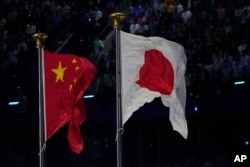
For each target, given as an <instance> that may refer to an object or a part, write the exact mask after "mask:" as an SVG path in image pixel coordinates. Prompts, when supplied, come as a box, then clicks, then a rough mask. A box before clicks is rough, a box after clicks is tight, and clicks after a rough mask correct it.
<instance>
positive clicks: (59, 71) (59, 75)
mask: <svg viewBox="0 0 250 167" xmlns="http://www.w3.org/2000/svg"><path fill="white" fill-rule="evenodd" d="M66 69H67V68H66V67H64V68H63V67H62V64H61V62H60V61H59V64H58V67H57V68H56V69H52V71H53V72H54V73H55V74H56V82H58V80H61V81H62V82H64V81H63V76H64V71H65V70H66Z"/></svg>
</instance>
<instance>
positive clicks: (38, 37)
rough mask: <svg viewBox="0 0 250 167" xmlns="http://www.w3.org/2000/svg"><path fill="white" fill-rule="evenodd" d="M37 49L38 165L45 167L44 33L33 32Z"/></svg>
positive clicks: (45, 36) (45, 35)
mask: <svg viewBox="0 0 250 167" xmlns="http://www.w3.org/2000/svg"><path fill="white" fill-rule="evenodd" d="M32 37H33V39H34V40H35V41H36V48H37V49H38V80H39V83H38V87H39V88H38V91H39V154H38V155H39V167H45V141H46V127H45V126H46V123H45V121H46V119H45V118H46V115H45V101H44V97H45V90H44V82H45V81H44V50H43V48H44V43H45V39H46V38H47V37H48V36H47V34H44V33H36V34H33V36H32Z"/></svg>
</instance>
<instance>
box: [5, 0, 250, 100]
mask: <svg viewBox="0 0 250 167" xmlns="http://www.w3.org/2000/svg"><path fill="white" fill-rule="evenodd" d="M0 3H1V5H0V6H1V7H0V8H1V10H0V32H1V35H0V77H1V82H0V92H1V96H4V97H8V98H7V101H10V100H11V98H12V97H17V96H19V97H20V94H21V93H20V92H24V94H25V95H27V96H30V97H32V96H33V95H31V93H32V92H34V91H35V90H36V87H37V85H36V83H37V52H36V48H35V44H34V40H33V39H32V34H33V33H35V32H44V33H47V34H48V36H49V38H48V40H47V41H46V46H48V47H49V46H50V45H52V44H53V42H55V40H56V39H57V37H58V35H59V34H60V32H62V31H63V30H64V29H65V27H67V26H68V25H69V24H72V23H73V27H74V28H73V31H76V33H78V32H79V31H82V33H81V35H83V34H84V35H83V36H84V37H86V38H83V39H79V42H83V41H85V43H86V41H88V45H90V46H91V53H90V54H89V55H84V56H86V57H88V58H89V59H90V60H91V61H92V62H93V63H94V64H95V65H96V66H97V68H98V69H99V73H98V77H97V79H96V80H95V82H94V83H93V86H92V87H91V89H92V90H93V91H94V93H95V94H97V95H99V96H104V97H105V96H106V95H107V94H109V95H111V94H112V95H113V94H114V91H115V46H114V45H115V42H114V39H112V41H111V45H110V46H109V47H108V49H107V48H105V46H106V45H105V42H107V41H105V37H102V38H101V37H100V36H99V35H100V34H98V33H100V31H101V30H102V28H103V27H105V26H106V25H107V24H108V23H109V21H108V19H109V18H108V15H109V14H110V13H111V12H113V11H115V8H116V5H117V2H116V1H115V0H106V1H99V0H96V1H86V2H83V1H80V0H68V1H52V0H51V1H32V0H30V1H27V0H19V1H14V0H6V1H3V2H0ZM128 4H129V5H130V7H129V9H127V10H125V9H124V11H126V14H127V17H126V19H125V22H124V26H123V30H124V31H127V32H130V33H133V34H138V35H143V36H160V37H163V38H166V39H168V40H172V41H175V42H178V43H180V44H182V45H183V46H184V48H185V52H186V55H187V58H188V63H187V71H186V84H187V89H188V92H189V93H192V94H196V95H199V94H202V93H204V92H213V93H215V94H221V93H223V92H225V91H227V90H228V87H229V85H230V84H232V83H233V82H234V81H239V80H244V81H246V82H248V81H249V79H250V64H249V56H250V50H249V42H250V41H249V39H250V38H249V25H250V2H248V1H247V0H239V1H235V0H218V1H210V0H204V1H199V0H131V1H130V2H129V3H128ZM76 27H78V28H76ZM93 27H101V28H99V29H98V28H96V29H97V30H98V31H96V30H93ZM85 45H86V44H85ZM80 46H81V45H80ZM83 48H84V47H82V48H80V50H81V49H82V50H83ZM85 48H87V47H85ZM78 49H79V48H78ZM31 90H34V91H31ZM18 92H19V93H18ZM108 92H112V93H111V94H110V93H108ZM17 94H18V95H17ZM21 97H22V96H21ZM24 98H25V97H24ZM110 98H111V97H110ZM5 99H6V98H5ZM111 99H112V98H111ZM2 103H5V104H6V101H3V102H2Z"/></svg>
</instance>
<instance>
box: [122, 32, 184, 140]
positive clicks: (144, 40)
mask: <svg viewBox="0 0 250 167" xmlns="http://www.w3.org/2000/svg"><path fill="white" fill-rule="evenodd" d="M120 32H121V33H120V35H121V36H120V42H121V82H122V84H121V87H122V90H121V91H122V92H121V94H122V95H121V98H122V123H123V125H124V124H125V123H126V121H127V120H128V119H129V118H130V117H131V115H132V114H133V112H135V111H136V110H138V109H139V108H140V107H141V106H143V105H144V104H145V103H150V102H152V101H153V100H154V98H156V97H160V98H161V101H162V103H163V104H164V105H165V106H166V107H169V108H170V113H169V119H170V122H171V124H172V126H173V129H174V130H176V131H178V132H179V133H180V134H181V135H182V136H183V137H184V138H185V139H186V138H187V135H188V129H187V122H186V117H185V105H186V85H185V76H184V75H185V70H186V62H187V58H186V55H185V52H184V48H183V46H181V45H180V44H178V43H175V42H172V41H168V40H166V39H164V38H160V37H143V36H139V35H133V34H129V33H126V32H124V31H120Z"/></svg>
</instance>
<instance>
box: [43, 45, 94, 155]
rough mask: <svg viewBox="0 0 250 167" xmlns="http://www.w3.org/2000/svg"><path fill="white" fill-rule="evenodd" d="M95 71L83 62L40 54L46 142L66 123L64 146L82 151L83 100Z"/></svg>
mask: <svg viewBox="0 0 250 167" xmlns="http://www.w3.org/2000/svg"><path fill="white" fill-rule="evenodd" d="M96 72H97V69H96V68H95V66H94V65H93V64H92V63H91V62H89V61H88V60H87V59H86V58H83V57H78V56H76V55H73V54H57V53H52V52H49V51H46V50H44V81H45V82H44V87H45V114H46V117H45V118H46V128H45V129H46V133H45V134H46V140H48V139H49V138H50V137H51V136H53V134H55V133H56V132H57V131H58V130H59V128H61V127H62V126H64V125H66V124H67V123H68V122H69V129H68V142H69V145H70V148H71V150H72V151H73V152H75V153H80V152H81V151H82V150H83V139H82V135H81V130H80V125H81V124H82V123H83V121H84V120H85V118H86V110H85V104H84V100H83V96H84V93H85V91H86V90H87V89H88V87H89V85H90V84H91V82H92V81H93V79H94V77H95V75H96Z"/></svg>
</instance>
